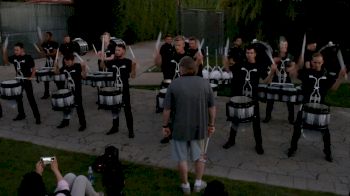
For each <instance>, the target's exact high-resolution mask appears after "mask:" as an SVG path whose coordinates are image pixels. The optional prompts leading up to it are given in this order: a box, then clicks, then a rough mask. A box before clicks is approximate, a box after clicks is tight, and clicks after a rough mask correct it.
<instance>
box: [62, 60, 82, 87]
mask: <svg viewBox="0 0 350 196" xmlns="http://www.w3.org/2000/svg"><path fill="white" fill-rule="evenodd" d="M64 70H67V71H68V72H70V75H71V77H72V79H73V81H74V84H75V91H76V92H81V79H82V76H81V72H82V68H81V65H80V63H74V65H73V66H67V65H65V66H62V67H61V69H60V73H65V72H64ZM65 74H66V73H65ZM66 76H67V75H66Z"/></svg>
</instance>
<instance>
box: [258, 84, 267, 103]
mask: <svg viewBox="0 0 350 196" xmlns="http://www.w3.org/2000/svg"><path fill="white" fill-rule="evenodd" d="M267 86H268V85H267V84H259V85H258V97H259V100H260V101H263V102H265V101H266V91H267Z"/></svg>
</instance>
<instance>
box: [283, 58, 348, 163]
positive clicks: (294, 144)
mask: <svg viewBox="0 0 350 196" xmlns="http://www.w3.org/2000/svg"><path fill="white" fill-rule="evenodd" d="M323 63H324V60H323V56H322V54H321V53H314V54H313V55H312V59H311V65H310V68H307V67H306V68H304V69H300V70H297V71H298V72H297V73H296V74H297V76H298V78H299V79H300V80H301V81H302V93H303V97H304V98H303V103H304V104H306V103H310V102H312V103H320V104H324V103H325V97H326V95H327V92H328V90H337V89H338V87H339V85H340V83H341V81H342V80H343V78H344V76H345V74H346V69H345V68H342V69H341V70H340V71H339V74H338V77H337V78H336V77H335V76H333V75H331V74H329V72H328V71H327V70H326V69H325V68H324V67H323ZM315 87H316V88H315ZM302 128H303V109H301V110H300V111H299V112H298V114H297V118H296V120H295V122H294V131H293V136H292V140H291V145H290V148H289V149H288V153H287V155H288V157H291V156H293V155H294V154H295V151H296V150H297V148H298V140H299V138H300V136H301V130H302ZM311 128H313V127H311ZM322 131H323V143H324V149H323V152H324V153H325V155H326V157H325V159H326V160H327V161H329V162H332V161H333V157H332V152H331V138H330V132H329V128H328V126H326V127H325V128H324V129H322Z"/></svg>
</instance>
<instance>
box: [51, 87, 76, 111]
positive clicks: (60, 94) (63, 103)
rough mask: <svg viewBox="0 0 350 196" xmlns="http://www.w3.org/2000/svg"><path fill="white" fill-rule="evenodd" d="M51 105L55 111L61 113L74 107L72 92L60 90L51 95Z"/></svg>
mask: <svg viewBox="0 0 350 196" xmlns="http://www.w3.org/2000/svg"><path fill="white" fill-rule="evenodd" d="M51 105H52V109H53V110H55V111H63V110H65V109H67V108H72V107H74V95H73V93H72V91H71V90H69V89H60V90H57V91H56V92H54V93H52V96H51Z"/></svg>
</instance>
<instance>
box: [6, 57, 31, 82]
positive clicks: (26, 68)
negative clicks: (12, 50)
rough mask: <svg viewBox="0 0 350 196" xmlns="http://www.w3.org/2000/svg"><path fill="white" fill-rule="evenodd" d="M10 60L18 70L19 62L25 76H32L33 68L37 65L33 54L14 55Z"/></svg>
mask: <svg viewBox="0 0 350 196" xmlns="http://www.w3.org/2000/svg"><path fill="white" fill-rule="evenodd" d="M9 62H10V63H12V64H13V65H14V66H15V69H16V72H18V71H19V70H18V68H17V66H18V64H19V68H20V71H21V72H22V73H23V77H30V76H31V75H32V70H33V68H34V66H35V64H34V59H33V58H32V56H30V55H28V54H25V55H23V56H15V55H12V56H10V57H9Z"/></svg>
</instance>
